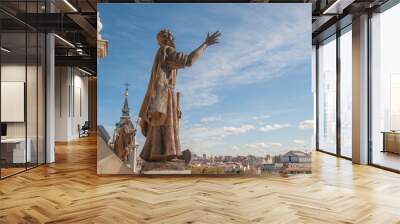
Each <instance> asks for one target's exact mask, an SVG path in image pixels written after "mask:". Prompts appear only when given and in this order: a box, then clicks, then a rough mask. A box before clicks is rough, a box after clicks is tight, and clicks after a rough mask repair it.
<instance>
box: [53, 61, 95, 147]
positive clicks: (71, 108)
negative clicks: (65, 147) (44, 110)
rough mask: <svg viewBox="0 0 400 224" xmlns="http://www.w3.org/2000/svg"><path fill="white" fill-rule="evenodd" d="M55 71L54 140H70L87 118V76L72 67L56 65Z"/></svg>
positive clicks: (76, 136) (74, 136)
mask: <svg viewBox="0 0 400 224" xmlns="http://www.w3.org/2000/svg"><path fill="white" fill-rule="evenodd" d="M55 73H56V83H55V86H56V88H55V89H56V91H55V125H56V131H55V140H56V141H70V140H73V139H77V138H78V137H79V132H78V124H79V125H81V126H82V125H83V124H84V123H85V121H87V120H88V78H87V77H85V76H83V75H84V74H83V73H82V72H80V71H79V70H77V69H76V68H72V67H56V72H55ZM80 107H81V108H80Z"/></svg>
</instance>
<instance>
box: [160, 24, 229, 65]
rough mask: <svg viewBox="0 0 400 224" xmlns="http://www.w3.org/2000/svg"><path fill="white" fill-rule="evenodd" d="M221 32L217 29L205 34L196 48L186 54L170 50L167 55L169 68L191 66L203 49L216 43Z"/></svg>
mask: <svg viewBox="0 0 400 224" xmlns="http://www.w3.org/2000/svg"><path fill="white" fill-rule="evenodd" d="M220 35H221V34H220V33H219V32H218V31H217V32H215V33H213V34H211V35H210V34H207V38H206V40H205V41H204V43H202V44H201V45H200V46H199V47H198V48H196V49H195V50H194V51H192V52H191V53H190V54H189V55H186V54H184V53H180V52H176V51H172V52H169V56H168V59H167V61H168V64H169V66H170V67H171V68H175V69H176V68H183V67H188V66H192V65H193V64H194V63H195V62H196V61H197V59H199V58H200V56H201V55H203V52H204V50H205V49H206V48H207V47H208V46H211V45H213V44H216V43H218V37H219V36H220Z"/></svg>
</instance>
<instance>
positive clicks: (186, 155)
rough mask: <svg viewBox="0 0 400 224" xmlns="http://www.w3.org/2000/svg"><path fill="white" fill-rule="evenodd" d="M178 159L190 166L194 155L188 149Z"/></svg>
mask: <svg viewBox="0 0 400 224" xmlns="http://www.w3.org/2000/svg"><path fill="white" fill-rule="evenodd" d="M178 159H181V160H184V161H185V165H186V166H187V165H189V163H190V160H191V159H192V153H191V152H190V150H189V149H186V150H185V151H183V152H182V155H181V156H179V157H178Z"/></svg>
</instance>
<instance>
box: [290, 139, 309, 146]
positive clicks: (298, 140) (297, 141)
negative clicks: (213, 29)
mask: <svg viewBox="0 0 400 224" xmlns="http://www.w3.org/2000/svg"><path fill="white" fill-rule="evenodd" d="M293 142H294V143H296V144H299V145H304V144H306V141H305V140H302V139H295V140H293Z"/></svg>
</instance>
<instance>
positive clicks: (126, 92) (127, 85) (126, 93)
mask: <svg viewBox="0 0 400 224" xmlns="http://www.w3.org/2000/svg"><path fill="white" fill-rule="evenodd" d="M124 86H125V92H124V96H126V97H128V95H129V94H128V87H129V83H128V82H126V83H125V84H124Z"/></svg>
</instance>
